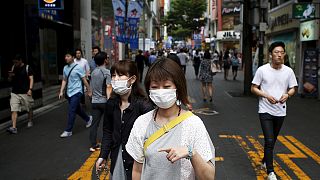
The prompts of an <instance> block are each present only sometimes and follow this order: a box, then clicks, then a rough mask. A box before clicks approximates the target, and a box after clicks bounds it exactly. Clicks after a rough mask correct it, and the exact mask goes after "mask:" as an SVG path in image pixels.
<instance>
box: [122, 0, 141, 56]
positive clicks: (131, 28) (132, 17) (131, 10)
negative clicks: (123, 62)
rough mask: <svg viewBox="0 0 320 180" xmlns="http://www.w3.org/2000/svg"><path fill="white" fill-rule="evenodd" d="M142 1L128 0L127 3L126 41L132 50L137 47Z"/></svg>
mask: <svg viewBox="0 0 320 180" xmlns="http://www.w3.org/2000/svg"><path fill="white" fill-rule="evenodd" d="M142 8H143V2H140V1H130V2H129V4H128V13H127V18H128V28H127V32H126V34H127V42H129V43H130V48H131V49H132V50H135V49H138V48H139V32H138V29H139V22H140V17H141V15H142Z"/></svg>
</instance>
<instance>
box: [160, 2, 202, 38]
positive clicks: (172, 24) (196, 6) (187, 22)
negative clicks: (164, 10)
mask: <svg viewBox="0 0 320 180" xmlns="http://www.w3.org/2000/svg"><path fill="white" fill-rule="evenodd" d="M206 8H207V1H206V0H174V1H172V3H171V10H170V11H169V12H168V15H167V16H166V17H164V18H163V19H162V23H164V24H165V25H167V27H168V34H169V35H171V36H173V37H175V38H178V39H184V38H186V37H190V36H191V35H192V33H193V32H194V31H196V32H198V31H200V30H201V26H204V25H205V23H206V19H205V18H203V14H204V12H205V11H206Z"/></svg>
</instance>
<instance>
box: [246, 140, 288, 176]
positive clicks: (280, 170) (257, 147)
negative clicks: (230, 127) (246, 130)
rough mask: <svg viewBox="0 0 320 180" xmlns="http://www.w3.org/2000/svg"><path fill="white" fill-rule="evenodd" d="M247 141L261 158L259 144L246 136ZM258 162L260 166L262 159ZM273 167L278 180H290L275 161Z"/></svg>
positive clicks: (261, 153)
mask: <svg viewBox="0 0 320 180" xmlns="http://www.w3.org/2000/svg"><path fill="white" fill-rule="evenodd" d="M246 137H247V139H248V140H249V141H250V142H251V144H252V145H253V146H254V148H255V149H256V150H257V151H258V154H259V156H260V157H263V156H264V155H263V146H262V145H261V144H260V143H259V141H257V140H256V139H254V138H253V137H252V136H246ZM259 162H260V164H261V162H262V158H260V159H259ZM273 165H274V170H275V172H276V174H277V175H278V176H279V177H280V179H292V178H291V177H290V176H289V175H288V174H287V172H286V171H285V170H283V169H282V168H281V166H280V165H279V163H278V162H277V161H275V160H273Z"/></svg>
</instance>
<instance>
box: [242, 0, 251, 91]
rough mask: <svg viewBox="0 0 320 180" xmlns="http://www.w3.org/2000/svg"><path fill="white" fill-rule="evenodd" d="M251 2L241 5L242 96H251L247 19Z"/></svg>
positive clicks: (249, 32) (244, 2)
mask: <svg viewBox="0 0 320 180" xmlns="http://www.w3.org/2000/svg"><path fill="white" fill-rule="evenodd" d="M250 2H251V0H244V1H242V3H243V9H242V10H243V22H242V23H243V35H242V45H243V46H242V54H243V56H242V59H243V62H244V91H243V93H244V95H250V94H251V81H252V50H251V48H252V26H251V25H250V20H249V17H251V13H250V12H251V10H250V6H251V3H250Z"/></svg>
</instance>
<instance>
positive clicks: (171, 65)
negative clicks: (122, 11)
mask: <svg viewBox="0 0 320 180" xmlns="http://www.w3.org/2000/svg"><path fill="white" fill-rule="evenodd" d="M92 51H93V57H92V59H91V60H89V61H88V60H86V59H84V58H83V57H82V51H81V49H76V50H75V51H74V52H69V51H68V52H66V53H65V58H64V59H65V62H66V65H65V66H64V68H63V79H62V82H61V88H60V92H59V95H58V97H59V99H62V98H63V97H64V98H65V99H67V101H68V115H67V126H66V128H65V129H64V131H63V132H62V134H61V135H60V137H61V138H66V137H70V136H72V129H73V125H74V122H75V119H76V115H79V116H80V117H81V118H82V119H83V120H84V121H85V127H86V128H90V135H89V144H90V145H89V146H90V147H89V150H90V151H91V152H94V151H96V150H101V151H100V155H99V158H98V159H97V161H96V166H95V169H96V172H97V173H99V172H100V171H102V170H103V169H105V168H106V166H107V160H108V159H109V158H110V159H111V167H110V179H117V180H118V179H119V180H130V179H135V180H138V179H155V180H156V179H163V178H168V177H170V179H214V176H215V148H214V145H213V143H212V140H211V138H210V136H209V134H208V132H207V130H206V128H205V126H204V124H203V122H202V120H201V119H200V118H199V117H198V116H196V115H194V114H193V113H192V105H191V103H190V102H189V99H188V92H187V83H186V77H185V73H186V66H187V64H188V63H189V62H192V64H193V67H194V72H195V78H196V79H197V80H199V81H200V82H201V92H202V95H203V101H204V102H207V101H208V102H210V103H212V102H213V96H214V86H213V82H214V76H215V75H216V73H220V72H222V68H223V71H224V79H225V80H228V79H229V69H230V68H231V67H232V76H233V80H236V78H237V73H238V69H239V67H241V63H242V59H241V54H240V53H237V52H236V51H235V50H232V49H228V50H225V51H224V52H221V51H220V53H219V52H218V51H217V50H214V51H210V50H209V49H207V50H205V51H204V52H203V51H200V50H194V51H189V50H188V49H170V50H166V51H158V52H156V51H151V53H149V52H145V53H144V54H143V51H141V50H139V51H138V54H137V55H136V56H135V59H134V61H132V60H119V61H116V62H114V63H113V64H112V66H111V67H110V68H107V67H109V64H110V62H109V57H108V54H107V53H105V52H103V51H101V50H100V48H99V47H93V49H92ZM269 53H270V59H271V61H270V63H267V64H265V65H263V66H261V67H260V68H258V70H257V72H256V74H255V76H254V79H253V81H252V87H251V91H252V92H253V93H254V94H256V95H257V96H259V112H258V113H259V118H260V122H261V127H262V131H263V134H264V140H265V146H264V158H263V161H262V162H261V164H262V166H263V167H265V168H266V171H267V173H268V179H271V180H274V179H276V175H275V173H274V169H273V164H272V162H273V149H274V146H275V142H276V140H277V136H278V134H279V132H280V129H281V126H282V123H283V121H284V117H285V116H286V101H287V100H288V99H289V98H290V97H291V96H293V95H294V93H295V88H296V86H297V82H296V79H295V76H294V73H293V71H292V70H291V69H290V68H289V67H287V66H286V65H284V58H285V45H284V43H283V42H274V43H272V44H271V45H270V48H269ZM13 63H14V65H13V67H12V69H11V70H10V71H9V80H10V81H11V82H12V85H13V88H12V93H11V99H10V106H11V112H12V115H11V116H12V126H11V127H10V128H8V130H7V131H8V132H10V133H12V134H17V133H18V131H17V127H16V119H17V114H18V112H20V111H22V110H26V111H28V112H29V122H28V127H32V126H33V122H32V105H33V99H32V90H33V70H32V68H30V67H29V66H28V65H27V64H24V63H23V61H22V57H21V56H19V55H17V56H16V57H15V58H14V59H13ZM145 68H147V70H146V75H145V77H144V76H143V75H144V73H143V72H144V69H145ZM279 77H280V78H281V79H279ZM275 79H277V81H275ZM142 82H144V88H143V87H142V85H141V83H142ZM270 82H278V84H277V85H276V86H275V85H274V84H273V83H271V84H270ZM85 94H86V95H85ZM85 96H87V97H89V99H90V101H91V112H90V113H91V115H88V113H86V112H85V111H84V110H83V108H82V107H81V102H82V101H83V99H85V98H84V97H85ZM82 103H84V102H82ZM184 107H185V108H184ZM101 120H102V121H103V128H102V135H103V136H102V139H98V131H99V124H100V122H101Z"/></svg>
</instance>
